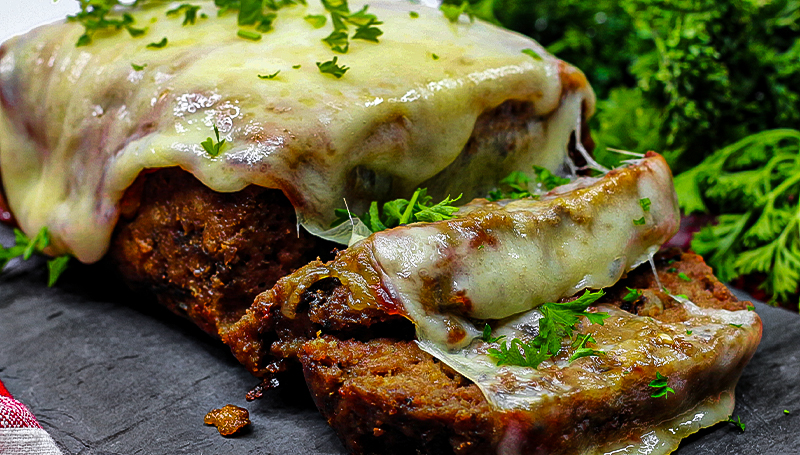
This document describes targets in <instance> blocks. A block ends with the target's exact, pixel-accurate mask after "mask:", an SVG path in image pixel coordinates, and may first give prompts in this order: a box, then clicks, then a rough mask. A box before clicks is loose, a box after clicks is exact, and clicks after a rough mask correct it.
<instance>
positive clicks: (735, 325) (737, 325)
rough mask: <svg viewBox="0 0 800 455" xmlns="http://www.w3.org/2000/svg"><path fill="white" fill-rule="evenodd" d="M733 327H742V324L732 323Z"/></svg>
mask: <svg viewBox="0 0 800 455" xmlns="http://www.w3.org/2000/svg"><path fill="white" fill-rule="evenodd" d="M730 326H731V327H736V328H737V329H741V328H742V324H730Z"/></svg>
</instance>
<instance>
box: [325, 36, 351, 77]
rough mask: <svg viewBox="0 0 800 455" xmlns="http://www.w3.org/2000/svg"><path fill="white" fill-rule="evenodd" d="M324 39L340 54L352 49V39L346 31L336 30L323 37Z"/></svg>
mask: <svg viewBox="0 0 800 455" xmlns="http://www.w3.org/2000/svg"><path fill="white" fill-rule="evenodd" d="M322 41H324V42H325V43H326V44H327V45H328V46H330V48H331V50H332V51H334V52H338V53H340V54H346V53H347V51H348V49H350V41H349V39H348V37H347V32H346V31H337V30H334V31H333V32H331V34H330V35H328V36H327V37H325V38H323V39H322ZM343 74H344V73H343Z"/></svg>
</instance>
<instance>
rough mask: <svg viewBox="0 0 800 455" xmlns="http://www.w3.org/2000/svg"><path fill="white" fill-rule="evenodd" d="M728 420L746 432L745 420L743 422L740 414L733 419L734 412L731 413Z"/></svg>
mask: <svg viewBox="0 0 800 455" xmlns="http://www.w3.org/2000/svg"><path fill="white" fill-rule="evenodd" d="M784 412H785V411H784ZM726 422H729V423H732V424H733V426H735V427H736V428H738V429H739V431H741V432H742V433H744V422H742V419H740V418H739V416H736V420H733V414H731V415H729V416H728V420H726Z"/></svg>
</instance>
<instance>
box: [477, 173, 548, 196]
mask: <svg viewBox="0 0 800 455" xmlns="http://www.w3.org/2000/svg"><path fill="white" fill-rule="evenodd" d="M530 180H531V179H530V178H529V177H528V176H527V175H525V173H524V172H520V171H514V172H512V173H511V174H509V175H508V176H507V177H506V178H504V179H502V180H500V182H499V185H500V188H498V189H496V190H493V191H490V192H489V195H488V196H487V198H486V199H488V200H489V201H492V202H494V201H499V200H500V199H523V198H526V197H533V194H531V192H530V191H528V183H529V182H530ZM537 197H538V196H537Z"/></svg>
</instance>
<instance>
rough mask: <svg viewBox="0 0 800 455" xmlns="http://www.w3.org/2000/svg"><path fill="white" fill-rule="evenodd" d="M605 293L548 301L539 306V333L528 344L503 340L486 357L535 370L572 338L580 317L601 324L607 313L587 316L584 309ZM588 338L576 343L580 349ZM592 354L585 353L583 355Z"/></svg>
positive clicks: (515, 340) (503, 363)
mask: <svg viewBox="0 0 800 455" xmlns="http://www.w3.org/2000/svg"><path fill="white" fill-rule="evenodd" d="M604 294H605V293H604V292H603V291H602V290H600V291H597V292H590V291H588V290H587V291H586V292H584V294H583V295H582V296H580V297H578V298H577V299H576V300H573V301H571V302H564V303H553V302H548V303H545V304H543V305H542V306H540V307H539V311H541V312H542V315H543V317H542V318H541V319H539V333H538V334H537V335H536V337H535V338H533V339H532V340H531V341H530V342H527V343H526V342H523V341H522V340H520V339H518V338H514V339H513V340H511V342H510V343H508V342H507V341H505V340H504V341H503V343H502V344H501V345H500V349H495V348H491V349H489V351H488V353H489V357H491V358H492V359H493V360H495V361H496V362H497V365H517V366H523V367H529V368H538V367H539V365H540V364H541V363H542V362H543V361H545V360H546V359H548V358H550V357H553V356H555V355H557V354H558V353H559V352H560V351H561V342H562V340H564V339H565V338H570V339H572V335H573V331H574V330H575V326H576V325H577V324H578V322H580V319H578V318H579V317H582V316H583V317H586V318H587V319H588V320H589V322H590V323H591V324H599V325H603V320H604V319H605V318H607V317H608V316H609V315H608V313H590V312H587V311H586V309H587V308H588V307H589V306H590V305H591V304H593V303H594V302H595V301H597V299H599V298H600V297H602V296H603V295H604ZM587 342H589V339H588V338H586V339H585V340H584V341H583V343H579V349H580V348H585V345H586V343H587ZM586 355H591V354H584V355H583V356H586Z"/></svg>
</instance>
